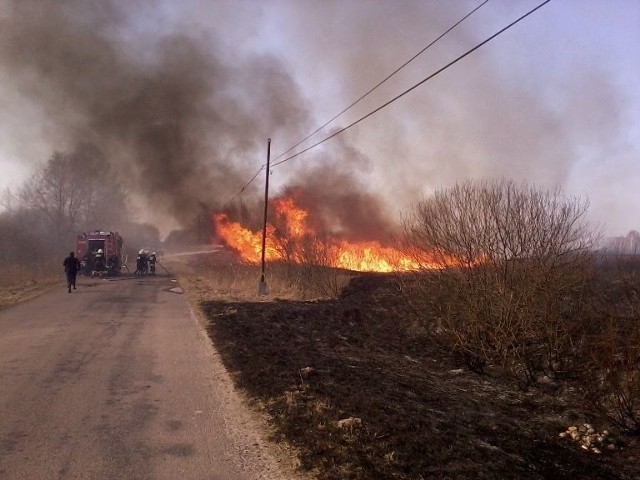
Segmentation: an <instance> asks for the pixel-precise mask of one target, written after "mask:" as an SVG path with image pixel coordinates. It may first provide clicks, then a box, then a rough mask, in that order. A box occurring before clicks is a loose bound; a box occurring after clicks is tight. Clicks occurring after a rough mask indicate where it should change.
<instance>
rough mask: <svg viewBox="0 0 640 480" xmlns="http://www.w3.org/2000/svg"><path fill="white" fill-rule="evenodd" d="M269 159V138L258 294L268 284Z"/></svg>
mask: <svg viewBox="0 0 640 480" xmlns="http://www.w3.org/2000/svg"><path fill="white" fill-rule="evenodd" d="M270 161H271V139H268V141H267V171H266V175H265V177H266V180H265V185H264V222H263V224H262V271H261V273H260V283H259V284H258V294H259V295H266V294H267V293H269V286H268V285H267V280H266V278H265V253H266V247H267V212H268V208H269V162H270Z"/></svg>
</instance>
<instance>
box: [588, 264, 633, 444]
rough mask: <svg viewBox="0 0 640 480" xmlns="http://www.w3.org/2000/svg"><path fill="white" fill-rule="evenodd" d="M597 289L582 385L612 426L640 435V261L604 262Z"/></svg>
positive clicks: (593, 298) (595, 286)
mask: <svg viewBox="0 0 640 480" xmlns="http://www.w3.org/2000/svg"><path fill="white" fill-rule="evenodd" d="M601 272H602V274H601V278H600V279H599V282H598V283H597V284H596V285H594V290H596V291H597V295H596V294H594V295H593V297H592V300H593V303H592V309H591V316H590V320H591V321H590V324H589V326H588V328H589V329H588V336H587V337H586V340H587V341H586V342H585V343H584V345H583V349H582V353H583V358H584V362H585V368H584V371H583V381H582V383H581V385H582V387H583V389H584V390H585V393H586V395H587V398H589V399H591V400H592V401H593V403H594V404H595V405H596V406H597V407H598V408H599V409H600V410H601V412H603V413H604V415H605V416H606V417H608V418H609V419H610V420H611V421H612V422H613V423H615V424H617V425H618V426H619V427H621V428H623V429H624V430H627V431H629V432H632V433H636V434H640V258H639V257H637V256H636V255H631V256H629V255H618V256H614V257H612V258H608V259H606V260H605V262H604V264H603V265H602V267H601Z"/></svg>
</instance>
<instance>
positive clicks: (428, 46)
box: [274, 0, 489, 160]
mask: <svg viewBox="0 0 640 480" xmlns="http://www.w3.org/2000/svg"><path fill="white" fill-rule="evenodd" d="M487 2H489V0H484V2H482V3H481V4H480V5H478V6H477V7H475V8H474V9H473V10H471V11H470V12H469V13H467V14H466V15H465V16H464V17H462V18H461V19H460V20H458V21H457V22H456V23H454V24H453V25H452V26H450V27H449V28H448V29H447V30H445V31H444V32H443V33H442V34H440V35H439V36H438V37H437V38H436V39H435V40H433V41H432V42H431V43H429V45H427V46H426V47H424V48H423V49H422V50H420V51H419V52H418V53H416V54H415V55H414V56H413V57H411V58H410V59H409V60H407V61H406V62H404V63H403V64H402V65H400V66H399V67H398V68H396V69H395V70H394V71H393V72H391V73H390V74H389V75H387V76H386V77H385V78H384V79H382V80H381V81H380V82H378V84H376V85H375V86H374V87H372V88H370V89H369V90H368V91H367V92H366V93H364V94H363V95H361V96H360V97H359V98H358V99H357V100H355V101H353V102H352V103H351V104H350V105H349V106H347V107H346V108H344V109H343V110H342V111H341V112H340V113H338V114H336V115H334V116H333V117H332V118H331V119H329V120H328V121H326V122H325V123H323V124H322V125H320V126H319V127H318V128H316V129H315V130H314V131H313V132H311V133H310V134H309V135H307V136H306V137H304V138H303V139H302V140H300V141H299V142H298V143H296V144H295V145H293V146H292V147H290V148H289V149H287V150H285V151H284V152H282V153H281V154H280V155H278V156H277V157H276V158H274V160H278V159H279V158H282V157H284V156H285V155H286V154H287V153H289V152H290V151H291V150H293V149H294V148H296V147H297V146H298V145H300V144H301V143H303V142H305V141H306V140H308V139H309V138H311V137H313V136H314V135H315V134H316V133H318V132H319V131H320V130H322V129H323V128H324V127H326V126H327V125H329V124H330V123H332V122H333V121H334V120H336V119H337V118H338V117H340V116H341V115H342V114H344V113H345V112H347V111H348V110H350V109H351V108H353V107H354V106H356V105H357V104H358V103H360V102H361V101H362V100H364V98H366V97H367V96H369V94H371V93H372V92H373V91H374V90H376V89H377V88H378V87H380V86H381V85H382V84H384V83H385V82H386V81H387V80H389V79H390V78H391V77H393V76H394V75H395V74H396V73H398V72H399V71H400V70H402V69H403V68H404V67H406V66H407V65H409V64H410V63H411V62H413V61H414V60H415V59H416V58H418V57H419V56H420V55H422V54H423V53H424V52H425V51H426V50H428V49H429V48H431V46H433V45H434V44H435V43H437V42H438V41H439V40H440V39H441V38H442V37H444V36H445V35H446V34H447V33H449V32H450V31H451V30H453V29H454V28H456V27H457V26H458V25H460V24H461V23H462V22H464V21H465V20H466V19H467V18H469V17H470V16H471V15H473V14H474V13H475V12H476V11H477V10H479V9H480V7H482V6H484V5H485V4H486V3H487Z"/></svg>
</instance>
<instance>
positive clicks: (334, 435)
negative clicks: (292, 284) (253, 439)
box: [181, 264, 640, 480]
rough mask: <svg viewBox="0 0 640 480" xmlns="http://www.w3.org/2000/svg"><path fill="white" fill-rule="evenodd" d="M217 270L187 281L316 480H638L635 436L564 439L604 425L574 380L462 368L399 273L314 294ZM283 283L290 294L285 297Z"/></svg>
mask: <svg viewBox="0 0 640 480" xmlns="http://www.w3.org/2000/svg"><path fill="white" fill-rule="evenodd" d="M188 267H189V266H188ZM191 267H193V265H191V266H190V267H189V268H191ZM210 267H211V266H209V267H205V266H204V265H202V264H201V268H202V270H201V271H200V273H199V274H196V275H194V276H193V279H192V280H191V282H192V283H191V285H192V286H193V285H198V284H199V288H200V294H199V296H198V297H199V300H200V301H201V308H202V310H203V312H204V314H205V316H206V318H207V319H208V320H207V322H208V323H207V329H208V332H209V334H210V336H211V338H212V340H213V342H214V343H215V345H216V347H217V348H218V350H219V351H220V353H221V355H222V357H223V359H224V362H225V364H226V366H227V368H228V369H229V371H230V372H231V373H232V375H233V377H234V379H235V381H236V383H237V385H238V386H239V387H240V388H241V389H242V390H244V391H245V392H246V394H247V395H248V397H249V398H250V400H251V401H252V402H253V404H254V405H255V406H256V407H257V408H259V409H261V410H262V411H264V412H267V413H268V415H269V418H270V419H271V422H272V425H273V427H274V433H273V437H274V440H276V441H284V442H286V443H288V444H289V445H292V446H294V447H295V451H296V452H298V455H299V459H300V463H301V465H302V468H303V469H304V470H305V471H307V472H311V474H312V475H313V476H314V477H315V478H318V479H323V480H338V479H340V480H343V479H359V480H360V479H361V480H365V479H366V480H370V479H383V478H384V479H392V478H393V479H428V478H431V479H440V480H442V479H456V480H459V479H495V478H500V479H552V478H553V479H569V478H571V479H574V478H576V477H577V478H582V479H594V480H595V479H631V478H640V466H639V462H637V459H638V455H640V449H639V448H638V444H637V443H634V441H633V440H629V439H626V440H625V439H624V438H623V437H622V436H620V435H618V436H617V440H615V441H616V442H617V443H616V450H615V451H614V452H606V451H605V452H604V453H602V454H600V455H597V454H594V453H591V452H586V451H584V450H582V449H581V448H580V446H579V445H576V444H575V443H572V442H570V441H568V440H566V439H565V438H561V437H560V436H559V434H560V433H561V432H564V431H565V430H566V429H567V427H568V426H569V425H576V424H582V423H586V422H589V423H593V424H594V426H595V427H596V429H598V430H602V429H604V428H607V427H609V426H608V425H601V424H598V418H600V417H598V415H597V414H596V413H595V412H594V411H593V410H592V409H591V408H590V407H589V405H588V404H586V403H585V400H584V398H582V397H580V395H578V394H577V393H576V392H577V391H576V390H575V389H574V388H573V386H572V385H571V384H570V383H566V384H561V383H556V382H551V383H546V384H542V385H537V386H535V387H533V388H531V389H529V390H528V391H527V392H524V391H522V390H519V389H517V388H516V387H515V386H514V384H513V383H512V382H511V381H510V380H508V378H507V377H505V376H502V375H501V374H500V373H499V372H497V371H492V370H489V371H488V372H487V373H486V374H485V375H478V374H474V373H471V372H470V371H468V370H466V369H462V368H460V367H461V366H460V365H459V364H458V363H456V362H455V360H454V359H453V358H452V357H451V355H450V354H448V353H447V352H445V351H443V350H441V349H440V347H438V345H437V343H436V342H434V341H433V335H432V334H431V333H429V332H428V331H426V330H424V329H422V328H421V327H419V326H418V325H417V324H416V323H415V322H413V321H412V318H413V316H412V314H411V312H409V311H407V309H406V304H405V302H404V301H403V300H402V298H401V295H400V292H399V290H398V288H397V285H398V284H397V281H396V279H395V278H394V277H393V276H389V275H379V274H361V275H357V276H355V277H354V278H353V279H352V281H351V283H350V284H349V286H348V287H346V288H345V289H344V290H343V291H342V293H341V294H340V295H339V296H337V298H327V297H326V296H325V297H324V298H323V299H316V300H306V301H305V300H299V299H296V296H297V294H296V293H295V292H294V291H293V290H288V289H287V287H286V285H287V283H286V282H285V281H282V283H280V280H276V278H274V277H277V275H276V274H275V273H274V272H271V275H270V279H271V281H272V295H271V296H270V297H269V298H260V300H259V301H257V300H256V295H255V292H256V281H257V269H255V268H253V269H251V268H250V267H241V268H240V267H228V268H230V269H233V270H226V269H225V268H227V267H219V268H218V267H214V268H213V270H212V271H211V272H210V275H211V277H210V280H209V281H211V282H212V283H211V284H210V286H211V287H213V288H212V290H209V292H207V288H209V287H205V285H204V282H205V280H204V278H205V275H204V271H205V270H206V268H210ZM230 272H231V273H232V274H231V275H230ZM183 273H184V274H185V275H188V272H187V271H186V270H185V271H184V272H183ZM214 277H215V278H214ZM225 277H227V278H226V279H225ZM198 279H199V280H198ZM242 279H244V280H242ZM181 281H182V280H181ZM280 285H282V286H283V290H282V291H280V293H288V295H282V296H280V298H276V297H278V296H279V295H274V289H275V290H277V289H278V288H280ZM243 286H246V287H249V288H248V290H244V292H243V291H242V288H243ZM227 287H229V289H228V290H226V288H227ZM187 288H190V287H187ZM285 297H286V298H285ZM609 430H612V429H611V428H609ZM614 436H615V435H614Z"/></svg>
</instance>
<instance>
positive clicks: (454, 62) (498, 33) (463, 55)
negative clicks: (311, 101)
mask: <svg viewBox="0 0 640 480" xmlns="http://www.w3.org/2000/svg"><path fill="white" fill-rule="evenodd" d="M550 1H551V0H545V1H544V2H542V3H541V4H539V5H538V6H537V7H535V8H533V9H532V10H529V11H528V12H527V13H525V14H524V15H522V16H521V17H519V18H518V19H516V20H514V21H513V22H511V23H510V24H509V25H507V26H506V27H504V28H502V29H500V30H498V31H497V32H496V33H494V34H493V35H491V36H490V37H488V38H487V39H485V40H483V41H482V42H480V43H479V44H477V45H476V46H475V47H473V48H471V49H470V50H467V51H466V52H465V53H463V54H462V55H460V56H459V57H457V58H456V59H455V60H453V61H451V62H449V63H447V64H446V65H445V66H444V67H442V68H440V69H438V70H436V71H435V72H433V73H432V74H431V75H429V76H428V77H426V78H424V79H422V80H421V81H420V82H418V83H416V84H415V85H413V86H412V87H410V88H408V89H407V90H405V91H404V92H402V93H400V94H399V95H396V96H395V97H393V98H392V99H391V100H389V101H387V102H386V103H384V104H382V105H380V106H379V107H378V108H376V109H375V110H372V111H371V112H369V113H367V114H366V115H364V116H363V117H360V118H359V119H358V120H356V121H354V122H352V123H350V124H349V125H347V126H346V127H343V128H341V129H339V130H337V131H335V132H334V133H332V134H331V135H328V136H327V137H325V138H323V139H322V140H320V141H318V142H316V143H314V144H313V145H311V146H309V147H307V148H305V149H304V150H301V151H300V152H298V153H296V154H294V155H291V156H289V157H287V158H285V159H283V160H280V161H279V162H275V163H273V164H272V165H271V166H272V167H277V166H278V165H282V164H283V163H285V162H288V161H289V160H293V159H294V158H296V157H299V156H300V155H302V154H303V153H306V152H308V151H309V150H311V149H312V148H315V147H317V146H318V145H321V144H323V143H324V142H326V141H327V140H331V139H332V138H333V137H336V136H338V135H340V134H341V133H343V132H344V131H346V130H348V129H350V128H351V127H353V126H355V125H357V124H358V123H360V122H362V121H363V120H365V119H367V118H369V117H370V116H372V115H373V114H375V113H377V112H379V111H380V110H382V109H383V108H385V107H388V106H389V105H391V104H392V103H393V102H395V101H396V100H398V99H400V98H402V97H404V96H405V95H406V94H408V93H410V92H412V91H413V90H415V89H416V88H418V87H419V86H421V85H422V84H424V83H425V82H427V81H429V80H431V79H432V78H433V77H435V76H437V75H439V74H440V73H442V72H443V71H445V70H446V69H448V68H449V67H451V66H452V65H454V64H456V63H458V62H459V61H460V60H462V59H463V58H465V57H467V56H469V55H470V54H472V53H473V52H475V51H476V50H478V49H479V48H480V47H482V46H483V45H485V44H487V43H489V42H490V41H491V40H493V39H494V38H496V37H497V36H498V35H500V34H502V33H504V32H505V31H507V30H509V29H510V28H511V27H513V26H514V25H515V24H517V23H519V22H520V21H522V20H524V19H525V18H527V17H528V16H529V15H531V14H532V13H534V12H535V11H537V10H538V9H540V8H542V7H543V6H544V5H546V4H547V3H549V2H550Z"/></svg>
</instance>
